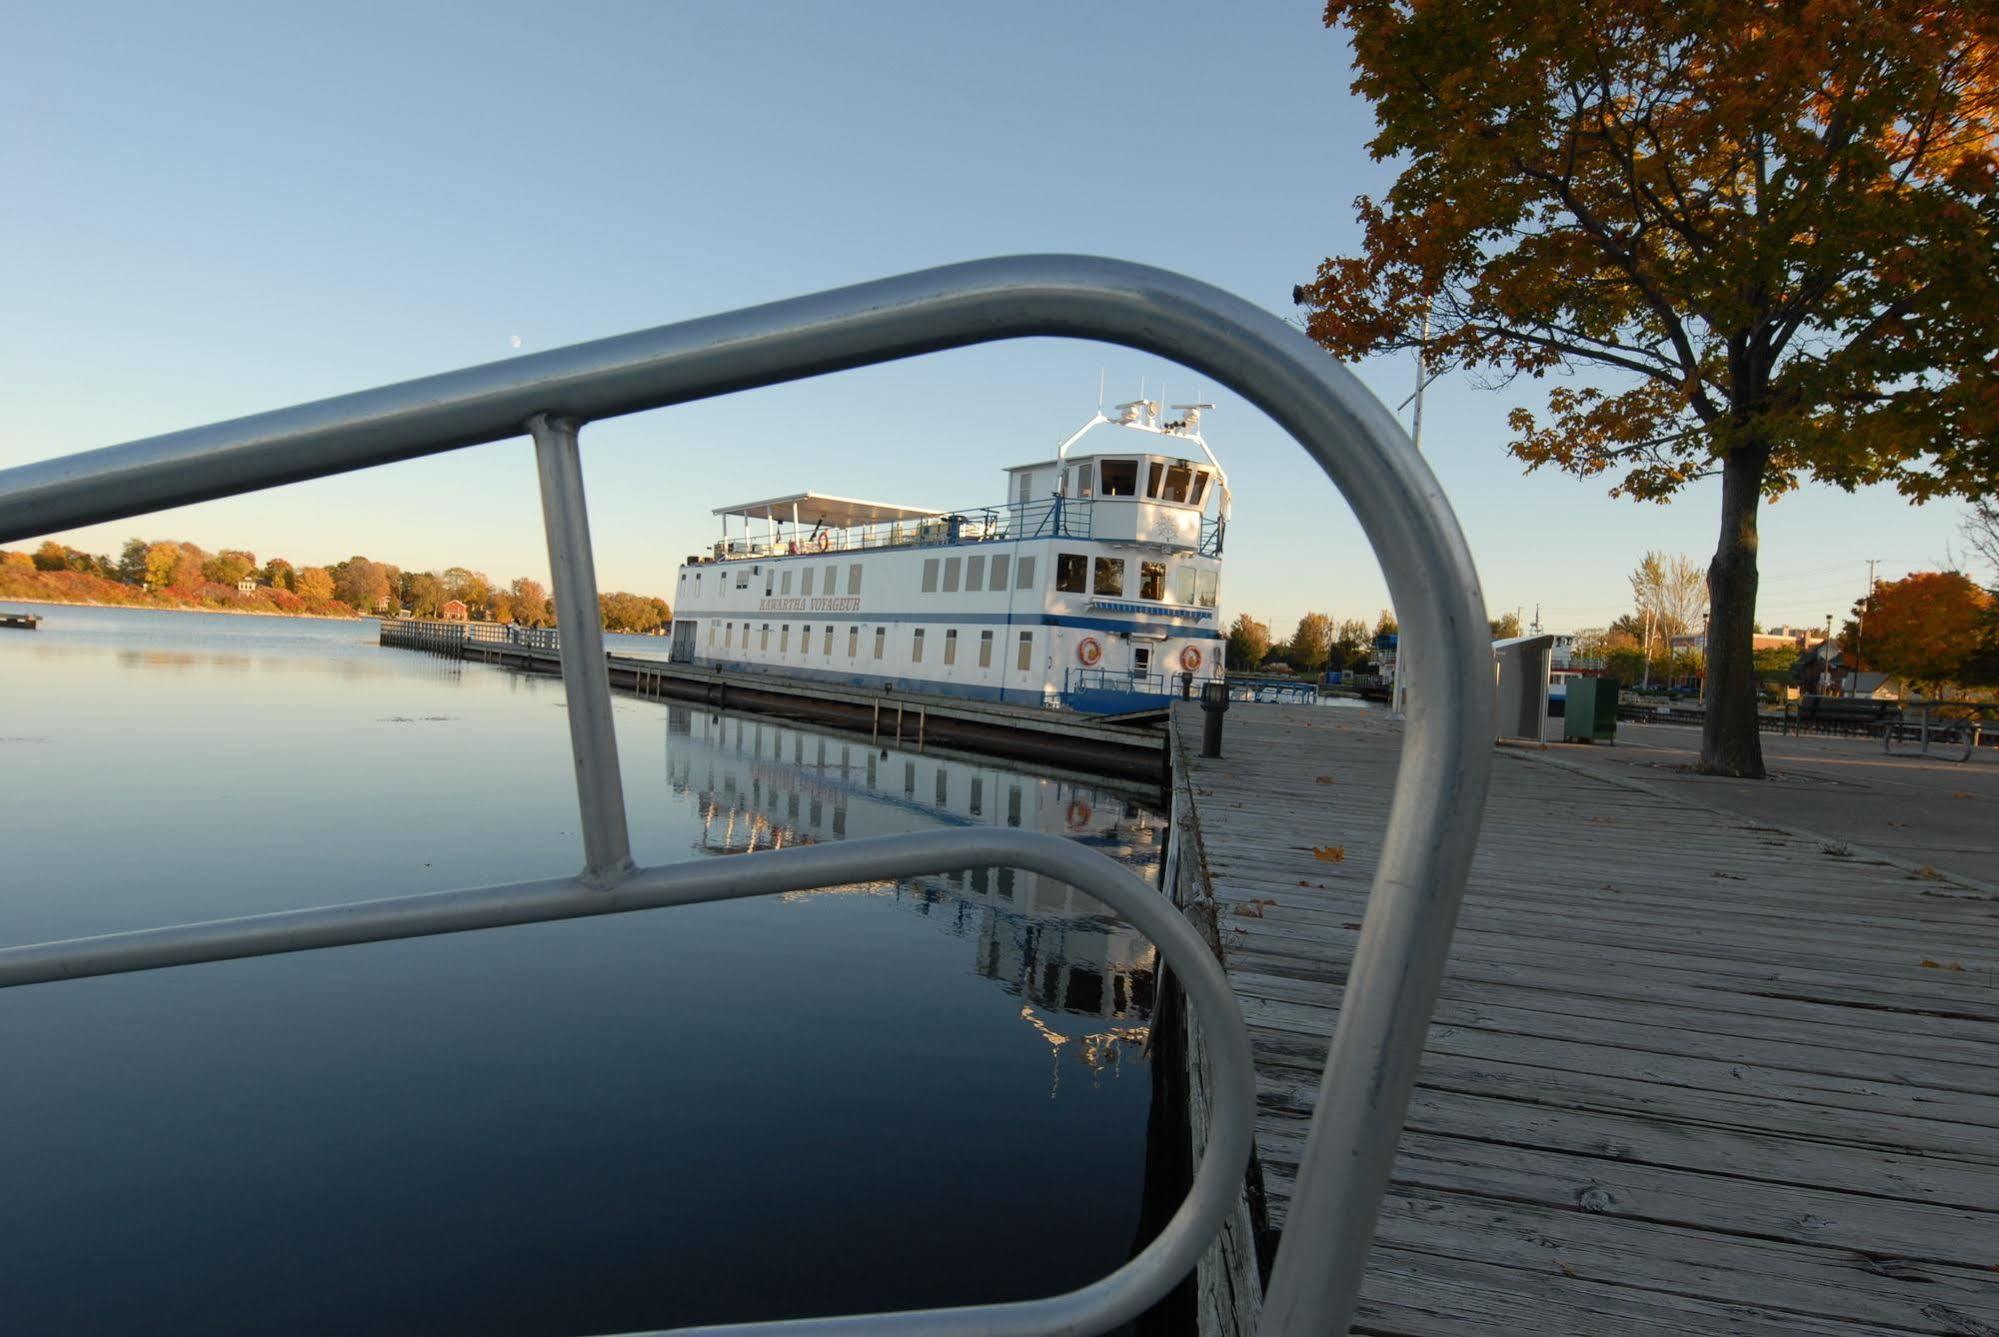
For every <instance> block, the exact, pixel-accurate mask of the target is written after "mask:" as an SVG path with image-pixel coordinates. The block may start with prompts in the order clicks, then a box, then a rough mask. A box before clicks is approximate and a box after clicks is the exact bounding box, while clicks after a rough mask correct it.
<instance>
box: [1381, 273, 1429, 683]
mask: <svg viewBox="0 0 1999 1337" xmlns="http://www.w3.org/2000/svg"><path fill="white" fill-rule="evenodd" d="M1429 343H1430V304H1429V303H1425V304H1424V307H1423V335H1422V337H1421V338H1420V339H1418V340H1417V341H1416V390H1415V393H1413V394H1411V395H1410V396H1409V398H1408V399H1407V400H1404V401H1403V402H1404V403H1414V404H1415V406H1416V407H1415V411H1414V412H1412V413H1411V414H1410V415H1409V444H1410V445H1412V446H1414V447H1416V449H1418V450H1421V449H1422V448H1423V387H1424V386H1426V385H1428V384H1429V383H1430V378H1429V376H1428V374H1427V373H1428V368H1426V367H1425V366H1424V365H1423V350H1424V349H1425V348H1426V347H1428V346H1429ZM1396 622H1397V624H1398V625H1397V626H1396V628H1395V691H1394V694H1393V700H1392V701H1391V703H1390V707H1391V710H1392V713H1394V714H1396V715H1405V714H1407V713H1408V711H1409V643H1408V641H1406V640H1404V639H1403V636H1402V628H1401V626H1400V623H1401V619H1400V618H1397V619H1396Z"/></svg>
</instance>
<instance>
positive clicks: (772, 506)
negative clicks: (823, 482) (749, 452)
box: [715, 492, 944, 529]
mask: <svg viewBox="0 0 1999 1337" xmlns="http://www.w3.org/2000/svg"><path fill="white" fill-rule="evenodd" d="M943 513H944V512H942V511H940V510H938V509H936V508H935V507H928V506H895V505H892V504H890V503H888V502H885V501H856V500H855V499H854V498H852V497H829V496H826V495H825V494H824V493H820V492H794V493H791V494H790V495H788V496H783V497H771V498H770V499H768V500H766V501H748V502H744V503H743V504H741V505H739V506H718V507H716V508H715V514H716V515H720V516H724V517H727V516H731V515H740V516H742V517H743V518H744V519H745V520H775V521H777V522H778V523H780V524H790V523H792V522H793V521H796V522H798V523H799V524H803V525H815V526H818V525H824V526H826V527H827V528H829V529H846V528H848V527H850V526H853V525H878V524H882V523H884V522H885V521H889V520H922V519H926V518H928V517H930V516H933V515H942V514H943Z"/></svg>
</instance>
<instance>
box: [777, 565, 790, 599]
mask: <svg viewBox="0 0 1999 1337" xmlns="http://www.w3.org/2000/svg"><path fill="white" fill-rule="evenodd" d="M777 592H778V593H779V594H789V593H791V572H790V570H789V569H787V570H786V571H785V573H784V575H783V576H782V577H781V578H780V579H779V582H778V590H777Z"/></svg>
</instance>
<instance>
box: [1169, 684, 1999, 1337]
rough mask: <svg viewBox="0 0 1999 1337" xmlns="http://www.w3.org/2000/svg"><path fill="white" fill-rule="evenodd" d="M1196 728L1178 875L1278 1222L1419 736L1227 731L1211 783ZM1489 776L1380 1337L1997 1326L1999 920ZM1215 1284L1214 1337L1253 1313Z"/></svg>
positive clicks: (1184, 733) (1326, 730) (1731, 826)
mask: <svg viewBox="0 0 1999 1337" xmlns="http://www.w3.org/2000/svg"><path fill="white" fill-rule="evenodd" d="M1175 729H1176V735H1177V742H1178V744H1179V746H1178V748H1177V749H1176V761H1175V765H1176V786H1177V789H1178V792H1177V793H1176V796H1175V797H1176V804H1175V815H1176V820H1177V821H1179V822H1181V823H1183V824H1185V823H1187V822H1188V820H1189V814H1191V820H1192V826H1193V829H1192V830H1183V831H1179V832H1176V842H1177V844H1178V848H1179V852H1180V857H1179V861H1178V867H1177V886H1178V889H1179V891H1180V892H1181V893H1182V894H1183V895H1184V894H1185V893H1186V892H1187V891H1188V889H1189V888H1190V887H1198V884H1199V881H1200V879H1201V877H1202V874H1203V872H1204V873H1205V879H1206V883H1207V885H1208V886H1210V887H1211V888H1212V892H1213V895H1214V897H1215V899H1216V902H1217V904H1216V906H1215V911H1216V918H1217V921H1218V924H1219V931H1220V937H1221V940H1222V946H1223V951H1224V958H1225V965H1226V966H1227V968H1228V971H1229V974H1230V977H1231V978H1232V980H1233V981H1234V983H1235V986H1236V989H1237V991H1238V992H1239V993H1240V995H1241V996H1242V999H1243V1003H1244V1008H1245V1011H1246V1012H1247V1015H1248V1019H1249V1024H1250V1026H1251V1029H1252V1033H1253V1038H1254V1042H1255V1046H1256V1062H1257V1068H1258V1074H1259V1084H1258V1085H1259V1117H1258V1129H1257V1144H1258V1169H1257V1171H1256V1174H1257V1175H1259V1176H1260V1180H1261V1182H1260V1184H1253V1185H1252V1192H1251V1195H1250V1202H1251V1203H1252V1204H1254V1203H1255V1202H1256V1200H1257V1196H1258V1193H1259V1192H1260V1194H1261V1197H1262V1209H1263V1212H1264V1214H1265V1221H1264V1222H1262V1223H1259V1224H1263V1225H1267V1227H1268V1229H1270V1230H1277V1229H1281V1228H1282V1226H1283V1223H1284V1218H1285V1212H1286V1208H1287V1206H1288V1203H1289V1197H1290V1189H1291V1183H1292V1179H1293V1175H1294V1173H1295V1170H1296V1166H1297V1162H1298V1158H1299V1155H1300V1153H1301V1151H1302V1150H1303V1142H1304V1133H1305V1127H1306V1120H1307V1118H1308V1117H1309V1114H1310V1111H1311V1109H1312V1106H1313V1103H1314V1101H1315V1100H1316V1097H1317V1087H1318V1077H1319V1070H1320V1065H1321V1063H1322V1061H1323V1059H1324V1054H1325V1048H1326V1037H1327V1036H1328V1035H1329V1034H1330V1032H1331V1029H1332V1025H1333V1021H1334V1017H1335V1009H1336V1006H1337V1002H1338V995H1339V989H1340V988H1341V986H1342V985H1343V983H1344V980H1345V971H1346V965H1347V960H1348V955H1349V953H1350V952H1351V950H1352V947H1353V944H1354V941H1355V939H1356V937H1357V930H1358V928H1359V926H1360V924H1359V921H1360V918H1361V913H1362V909H1363V906H1364V902H1365V898H1366V894H1367V889H1368V884H1369V881H1370V880H1371V878H1372V875H1373V871H1374V864H1375V860H1376V858H1377V855H1378V851H1379V848H1380V836H1381V831H1382V828H1383V825H1384V821H1385V818H1386V815H1387V808H1388V798H1389V786H1390V781H1391V779H1392V777H1393V771H1394V756H1395V751H1396V750H1397V749H1398V748H1399V746H1400V743H1401V736H1400V733H1399V732H1398V731H1395V730H1394V729H1393V726H1390V725H1389V724H1387V723H1386V721H1384V720H1383V719H1382V718H1381V717H1380V716H1359V715H1358V713H1357V712H1356V713H1355V714H1354V715H1348V714H1346V713H1345V712H1337V711H1333V710H1325V709H1320V710H1313V709H1309V708H1287V707H1258V708H1238V709H1236V710H1234V711H1232V712H1231V713H1230V714H1229V716H1228V720H1227V735H1226V740H1225V744H1224V751H1225V753H1226V754H1227V758H1226V759H1224V760H1220V761H1204V760H1201V759H1200V758H1199V755H1198V754H1199V750H1200V749H1199V730H1200V721H1199V712H1198V710H1194V709H1182V710H1180V711H1179V712H1177V718H1176V724H1175ZM1495 765H1496V771H1495V776H1494V782H1493V790H1492V800H1491V804H1490V807H1489V808H1488V810H1487V816H1486V820H1485V826H1484V835H1483V838H1482V840H1481V844H1480V850H1479V855H1478V858H1477V860H1476V863H1475V865H1474V869H1473V874H1472V882H1471V891H1470V894H1469V897H1468V899H1467V902H1466V906H1465V910H1464V915H1463V918H1462V919H1461V921H1460V925H1459V929H1458V934H1457V938H1456V940H1455V943H1454V945H1453V951H1452V958H1451V966H1450V969H1449V972H1448V974H1447V976H1446V979H1445V982H1444V986H1443V993H1442V998H1441V1001H1440V1003H1439V1005H1438V1008H1437V1011H1436V1014H1435V1021H1434V1025H1433V1028H1432V1030H1431V1034H1430V1041H1429V1047H1428V1050H1427V1052H1426V1056H1425V1061H1424V1066H1423V1070H1422V1076H1421V1079H1420V1084H1419V1087H1418V1089H1417V1092H1416V1096H1415V1100H1414V1102H1413V1104H1412V1106H1411V1109H1410V1114H1409V1122H1408V1129H1407V1132H1406V1133H1405V1135H1404V1137H1403V1141H1402V1151H1401V1157H1400V1160H1399V1163H1398V1167H1397V1170H1396V1174H1395V1181H1394V1185H1393V1187H1392V1189H1391V1191H1390V1194H1389V1197H1388V1200H1387V1202H1386V1204H1385V1207H1384V1210H1383V1213H1382V1219H1381V1224H1380V1227H1379V1229H1378V1231H1377V1233H1376V1237H1375V1246H1374V1251H1373V1254H1372V1255H1371V1259H1370V1266H1369V1275H1368V1282H1367V1286H1366V1290H1365V1293H1364V1302H1363V1305H1362V1309H1361V1313H1360V1317H1359V1320H1358V1322H1357V1324H1356V1331H1363V1332H1369V1333H1394V1334H1436V1333H1453V1334H1457V1333H1473V1332H1477V1333H1495V1332H1501V1333H1521V1334H1529V1333H1531V1334H1535V1337H1546V1335H1548V1334H1578V1335H1582V1334H1592V1335H1594V1334H1602V1333H1630V1334H1638V1333H1653V1332H1671V1333H1684V1334H1691V1333H1701V1334H1706V1333H1800V1332H1803V1333H1818V1334H1825V1335H1826V1337H1849V1335H1852V1334H1859V1333H1879V1332H1895V1333H1902V1332H1913V1333H1937V1334H1999V902H1995V901H1994V900H1993V899H1991V898H1990V897H1988V896H1986V895H1984V894H1982V893H1980V892H1977V891H1975V890H1972V889H1969V888H1964V887H1959V886H1955V885H1953V884H1950V883H1948V882H1943V881H1937V880H1933V879H1930V878H1927V877H1924V876H1920V875H1911V873H1910V872H1909V871H1907V870H1906V869H1904V868H1902V867H1893V866H1888V865H1886V864H1882V863H1877V862H1868V861H1865V860H1863V859H1861V858H1856V857H1852V856H1848V857H1841V855H1840V854H1839V853H1838V849H1839V847H1838V846H1836V845H1835V846H1834V847H1833V849H1832V850H1831V851H1829V850H1828V849H1827V847H1826V843H1825V842H1821V841H1819V840H1815V839H1809V838H1805V837H1802V836H1797V835H1790V834H1786V833H1785V832H1783V831H1779V830H1776V829H1773V828H1770V827H1762V826H1758V825H1755V824H1753V823H1751V822H1748V821H1745V820H1742V819H1736V818H1728V817H1723V816H1718V815H1717V814H1716V813H1714V812H1712V811H1709V810H1707V809H1706V808H1703V807H1700V806H1697V805H1696V804H1694V803H1692V802H1688V801H1684V800H1678V799H1674V798H1671V797H1662V796H1658V795H1654V794H1651V793H1647V792H1643V791H1641V790H1639V789H1637V788H1633V787H1626V786H1624V785H1621V784H1617V783H1611V782H1607V781H1605V780H1604V779H1602V778H1599V777H1595V776H1590V775H1585V774H1581V773H1579V772H1577V771H1574V770H1571V769H1567V768H1565V767H1563V766H1561V765H1559V764H1555V763H1554V762H1552V761H1551V760H1550V759H1548V758H1547V757H1544V756H1542V755H1539V754H1534V753H1528V752H1524V751H1520V750H1514V749H1502V750H1501V751H1500V753H1499V756H1498V758H1497V761H1496V763H1495ZM1314 847H1320V848H1328V849H1330V848H1333V847H1337V848H1338V849H1340V850H1341V851H1342V852H1343V855H1344V857H1343V858H1342V859H1340V860H1338V861H1331V860H1328V859H1326V858H1321V857H1319V856H1317V855H1315V853H1314ZM1197 1118H1198V1109H1197ZM1197 1136H1198V1134H1197ZM1264 1243H1265V1244H1266V1245H1267V1244H1268V1238H1267V1237H1266V1238H1265V1240H1264ZM1239 1252H1240V1251H1239ZM1227 1273H1228V1268H1227V1266H1226V1265H1225V1264H1218V1263H1217V1262H1216V1260H1215V1258H1214V1257H1211V1260H1210V1265H1209V1266H1208V1268H1207V1269H1205V1273H1204V1279H1203V1289H1204V1292H1205V1295H1204V1298H1205V1299H1206V1300H1207V1301H1208V1304H1207V1308H1208V1311H1209V1312H1208V1313H1207V1314H1205V1315H1204V1328H1206V1329H1208V1330H1211V1331H1227V1330H1228V1329H1229V1328H1230V1327H1231V1326H1232V1324H1234V1325H1236V1326H1240V1324H1241V1322H1242V1321H1243V1316H1244V1312H1245V1311H1246V1310H1247V1309H1248V1308H1249V1305H1247V1304H1243V1303H1238V1305H1237V1308H1236V1310H1235V1312H1233V1313H1231V1312H1229V1310H1228V1305H1227V1301H1228V1300H1229V1297H1230V1287H1229V1285H1228V1281H1229V1280H1230V1278H1229V1277H1228V1275H1227ZM1217 1277H1219V1278H1220V1280H1219V1281H1218V1280H1217ZM1236 1280H1237V1283H1238V1284H1237V1287H1236V1289H1243V1287H1242V1286H1241V1284H1240V1277H1237V1278H1236ZM1248 1289H1250V1290H1251V1291H1253V1289H1254V1287H1253V1286H1251V1287H1249V1288H1248ZM1216 1297H1219V1299H1220V1301H1221V1303H1216Z"/></svg>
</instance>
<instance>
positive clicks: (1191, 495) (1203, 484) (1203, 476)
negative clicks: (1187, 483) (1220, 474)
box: [1187, 469, 1208, 506]
mask: <svg viewBox="0 0 1999 1337" xmlns="http://www.w3.org/2000/svg"><path fill="white" fill-rule="evenodd" d="M1207 496H1208V471H1207V470H1206V469H1197V470H1196V471H1195V472H1194V486H1193V487H1192V488H1191V489H1190V490H1189V491H1188V493H1187V500H1188V501H1189V502H1191V503H1192V504H1193V505H1196V506H1199V505H1200V504H1201V503H1202V502H1203V501H1205V500H1206V499H1207Z"/></svg>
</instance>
